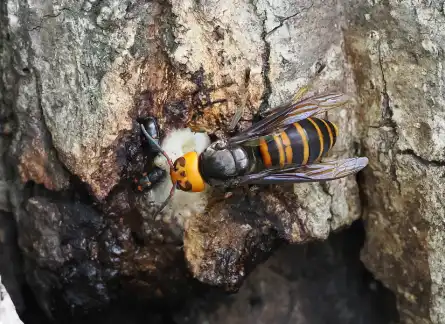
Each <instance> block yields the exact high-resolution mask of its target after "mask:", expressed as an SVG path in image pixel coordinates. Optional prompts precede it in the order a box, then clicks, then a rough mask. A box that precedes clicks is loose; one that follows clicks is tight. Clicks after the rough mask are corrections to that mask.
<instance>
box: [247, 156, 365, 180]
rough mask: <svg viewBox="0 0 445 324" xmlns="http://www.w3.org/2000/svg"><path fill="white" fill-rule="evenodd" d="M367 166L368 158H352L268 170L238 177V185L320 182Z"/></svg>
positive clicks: (337, 177) (352, 172)
mask: <svg viewBox="0 0 445 324" xmlns="http://www.w3.org/2000/svg"><path fill="white" fill-rule="evenodd" d="M367 165H368V158H366V157H354V158H348V159H343V160H336V161H329V162H322V163H314V164H308V165H305V166H297V167H288V168H285V169H268V170H264V171H261V172H259V173H254V174H249V175H246V176H243V177H240V179H239V184H240V185H245V184H282V183H301V182H322V181H329V180H335V179H340V178H343V177H346V176H349V175H351V174H354V173H357V172H359V171H360V170H362V169H363V168H364V167H366V166H367Z"/></svg>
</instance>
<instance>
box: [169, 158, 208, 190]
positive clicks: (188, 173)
mask: <svg viewBox="0 0 445 324" xmlns="http://www.w3.org/2000/svg"><path fill="white" fill-rule="evenodd" d="M170 178H171V180H172V183H173V186H176V188H177V189H180V190H182V191H192V192H201V191H203V190H204V187H205V185H204V180H203V178H202V176H201V173H200V172H199V166H198V153H196V152H188V153H186V154H184V155H183V156H181V157H180V158H178V159H176V161H175V163H173V167H172V168H170Z"/></svg>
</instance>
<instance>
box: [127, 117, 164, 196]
mask: <svg viewBox="0 0 445 324" xmlns="http://www.w3.org/2000/svg"><path fill="white" fill-rule="evenodd" d="M138 122H139V123H140V124H142V125H144V128H145V130H146V131H147V133H148V134H149V135H150V136H151V137H152V138H153V141H151V140H148V139H147V137H146V136H145V135H144V134H143V133H142V132H141V142H142V145H143V146H144V147H145V148H147V149H148V150H149V151H150V153H152V154H150V155H151V157H152V159H155V158H156V156H157V155H158V154H159V153H160V152H161V151H160V150H159V142H160V138H161V136H160V134H161V132H160V128H159V124H158V122H157V120H156V118H155V117H144V118H140V119H139V120H138ZM156 144H157V145H156ZM165 175H166V171H165V170H163V169H161V168H159V167H157V166H154V168H153V169H152V171H151V172H144V173H142V176H141V177H140V178H135V179H134V180H133V182H134V184H135V185H136V188H137V190H138V191H145V190H150V189H152V188H153V187H154V186H155V185H156V184H157V183H159V182H161V181H162V179H163V178H164V177H165Z"/></svg>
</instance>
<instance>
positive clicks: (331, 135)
mask: <svg viewBox="0 0 445 324" xmlns="http://www.w3.org/2000/svg"><path fill="white" fill-rule="evenodd" d="M337 136H338V128H337V126H336V125H335V124H333V123H331V122H330V121H328V120H324V119H319V118H307V119H304V120H301V121H299V122H296V123H293V124H292V125H289V127H287V128H286V129H285V130H284V131H283V132H281V133H279V134H276V135H273V136H272V137H270V138H266V137H262V138H261V139H260V146H259V150H260V154H261V158H262V161H263V164H264V166H265V167H266V168H270V167H276V166H280V167H283V166H285V165H288V164H291V163H292V164H298V165H306V164H310V163H313V162H317V161H319V160H320V159H321V158H322V157H323V156H325V155H326V154H327V153H328V152H329V151H330V150H331V149H332V147H333V146H334V144H335V142H336V140H337Z"/></svg>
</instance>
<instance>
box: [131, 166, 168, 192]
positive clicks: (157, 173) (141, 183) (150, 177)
mask: <svg viewBox="0 0 445 324" xmlns="http://www.w3.org/2000/svg"><path fill="white" fill-rule="evenodd" d="M165 174H166V172H165V170H163V169H161V168H159V167H157V166H155V167H154V169H153V170H152V171H151V172H150V173H147V172H144V173H143V174H142V177H141V178H135V179H134V183H135V184H136V188H137V190H139V191H145V190H150V189H152V188H153V186H154V185H156V184H157V183H159V182H160V181H161V180H162V179H163V178H164V177H165Z"/></svg>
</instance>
